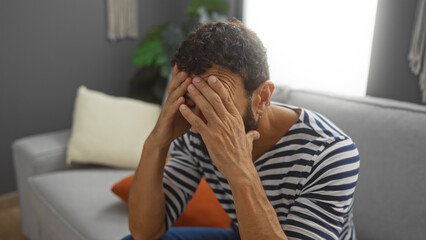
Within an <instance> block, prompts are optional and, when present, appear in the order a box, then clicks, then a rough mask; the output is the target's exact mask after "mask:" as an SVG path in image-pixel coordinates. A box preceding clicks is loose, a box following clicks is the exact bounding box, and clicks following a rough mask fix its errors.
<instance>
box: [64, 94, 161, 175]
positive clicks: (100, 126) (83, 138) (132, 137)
mask: <svg viewBox="0 0 426 240" xmlns="http://www.w3.org/2000/svg"><path fill="white" fill-rule="evenodd" d="M160 110H161V107H160V106H159V105H157V104H152V103H147V102H142V101H139V100H135V99H130V98H125V97H113V96H109V95H107V94H104V93H101V92H97V91H93V90H89V89H87V88H86V87H85V86H80V87H79V88H78V91H77V98H76V101H75V106H74V116H73V126H72V133H71V139H70V142H69V144H68V150H67V163H70V162H77V163H95V164H102V165H108V166H114V167H123V168H136V167H137V165H138V163H139V159H140V156H141V152H142V147H143V144H144V142H145V139H146V138H147V137H148V135H149V134H150V132H151V131H152V129H153V128H154V125H155V123H156V122H157V119H158V116H159V115H160Z"/></svg>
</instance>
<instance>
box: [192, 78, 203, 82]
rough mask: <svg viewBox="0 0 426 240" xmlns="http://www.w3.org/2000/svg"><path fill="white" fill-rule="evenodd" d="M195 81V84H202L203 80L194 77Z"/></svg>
mask: <svg viewBox="0 0 426 240" xmlns="http://www.w3.org/2000/svg"><path fill="white" fill-rule="evenodd" d="M193 80H194V82H195V83H199V82H201V78H199V77H194V79H193Z"/></svg>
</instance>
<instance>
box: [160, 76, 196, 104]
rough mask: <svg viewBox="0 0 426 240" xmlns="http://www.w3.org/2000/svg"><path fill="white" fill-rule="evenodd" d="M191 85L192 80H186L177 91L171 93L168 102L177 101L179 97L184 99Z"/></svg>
mask: <svg viewBox="0 0 426 240" xmlns="http://www.w3.org/2000/svg"><path fill="white" fill-rule="evenodd" d="M189 84H191V78H186V79H185V81H183V82H182V83H181V84H180V85H179V86H178V87H177V88H176V89H174V90H173V91H172V92H170V93H169V96H168V97H167V100H166V102H170V101H172V102H173V101H176V100H177V99H178V98H179V97H183V95H185V93H186V91H187V90H186V89H187V88H188V85H189Z"/></svg>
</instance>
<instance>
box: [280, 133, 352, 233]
mask: <svg viewBox="0 0 426 240" xmlns="http://www.w3.org/2000/svg"><path fill="white" fill-rule="evenodd" d="M358 171H359V154H358V150H357V149H356V146H355V144H354V143H353V142H352V140H351V139H345V140H336V141H333V142H330V143H326V144H324V145H323V146H322V147H321V148H320V149H319V150H318V153H317V154H316V155H315V157H314V164H313V166H312V169H311V172H310V174H309V176H308V177H307V179H306V182H305V184H304V186H303V188H302V190H301V192H300V195H299V197H298V198H296V199H295V202H294V204H293V206H292V207H291V208H290V210H289V213H288V216H287V220H286V221H285V223H284V227H283V229H284V232H285V233H286V235H287V237H288V238H289V239H341V237H342V236H341V234H342V233H343V232H344V231H346V230H347V226H346V224H348V217H350V216H349V214H351V210H352V204H353V196H354V191H355V186H356V183H357V180H358Z"/></svg>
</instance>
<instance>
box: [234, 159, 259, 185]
mask: <svg viewBox="0 0 426 240" xmlns="http://www.w3.org/2000/svg"><path fill="white" fill-rule="evenodd" d="M228 176H229V177H228V178H227V180H228V183H229V186H230V187H231V188H235V189H239V188H240V187H241V186H245V185H250V184H252V183H253V181H255V180H258V179H259V180H260V178H259V174H258V173H257V170H256V168H255V166H254V165H253V164H251V165H249V166H246V167H242V168H237V169H236V170H234V171H232V170H231V171H230V174H228Z"/></svg>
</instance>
